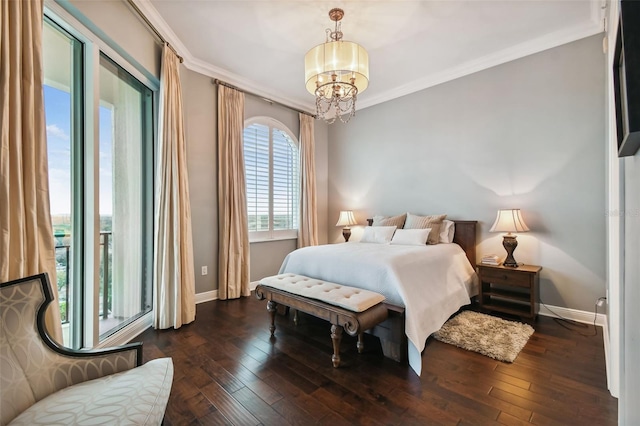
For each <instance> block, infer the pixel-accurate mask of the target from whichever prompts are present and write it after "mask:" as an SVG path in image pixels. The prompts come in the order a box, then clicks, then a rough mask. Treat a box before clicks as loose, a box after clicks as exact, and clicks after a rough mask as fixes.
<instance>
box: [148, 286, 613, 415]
mask: <svg viewBox="0 0 640 426" xmlns="http://www.w3.org/2000/svg"><path fill="white" fill-rule="evenodd" d="M276 326H277V330H276V338H275V339H270V336H269V330H268V328H269V322H268V314H267V311H266V302H265V301H258V300H256V299H255V297H254V296H253V295H252V297H249V298H242V299H239V300H231V301H213V302H207V303H202V304H200V305H198V307H197V317H196V321H195V322H194V323H192V324H189V325H187V326H183V327H182V328H180V329H178V330H165V331H156V330H147V331H145V332H144V333H143V334H142V335H141V336H139V337H138V338H137V339H136V340H141V341H143V342H144V357H145V362H146V361H149V360H151V359H154V358H158V357H163V356H170V357H172V358H173V363H174V368H175V374H174V379H173V388H172V390H171V397H170V398H169V404H168V407H167V411H166V415H165V424H167V425H199V424H203V425H209V424H211V425H216V424H225V425H231V424H233V425H287V424H292V425H296V424H299V425H309V424H331V425H354V424H362V425H369V424H371V425H381V424H385V425H400V424H407V425H414V424H420V425H470V424H474V425H492V424H505V425H523V424H538V425H571V424H576V425H587V424H588V425H616V424H617V400H616V399H615V398H612V397H611V396H610V394H609V392H608V390H607V386H606V372H605V361H604V349H603V343H602V330H601V329H600V328H598V335H597V336H593V335H592V336H585V335H586V334H593V332H594V329H593V327H589V328H572V330H569V329H567V328H565V327H563V326H562V325H560V324H558V323H557V322H555V321H554V320H552V319H550V318H546V317H540V318H539V319H538V321H537V322H536V323H534V324H533V326H534V328H535V329H536V332H535V333H534V335H533V336H532V337H531V339H530V340H529V342H528V343H527V345H526V346H525V348H524V349H523V351H522V352H521V353H520V355H519V356H518V358H517V359H516V361H515V362H514V363H513V364H507V363H502V362H499V361H495V360H492V359H490V358H487V357H485V356H482V355H479V354H477V353H474V352H468V351H465V350H462V349H459V348H456V347H453V346H451V345H447V344H444V343H441V342H438V341H436V340H433V339H429V341H428V342H427V347H426V349H425V351H424V352H423V355H422V363H423V371H422V377H417V376H416V375H415V374H414V373H413V371H412V370H411V369H410V368H409V366H408V365H403V364H398V363H396V362H394V361H391V360H388V359H386V358H384V357H383V356H382V350H381V349H380V344H379V341H378V340H377V339H376V338H375V337H373V336H369V335H366V336H365V345H366V346H365V353H363V354H358V353H357V350H356V339H355V338H351V337H350V336H348V335H346V334H345V335H344V337H343V341H342V365H341V367H340V368H339V369H334V368H333V367H332V366H331V354H332V347H331V339H330V337H329V334H330V331H329V328H330V326H329V325H328V324H327V323H326V322H323V321H319V320H317V319H315V318H312V317H309V316H306V315H304V314H301V315H300V323H299V324H298V326H295V325H294V324H293V319H292V318H291V317H290V316H280V315H279V316H278V317H277V320H276Z"/></svg>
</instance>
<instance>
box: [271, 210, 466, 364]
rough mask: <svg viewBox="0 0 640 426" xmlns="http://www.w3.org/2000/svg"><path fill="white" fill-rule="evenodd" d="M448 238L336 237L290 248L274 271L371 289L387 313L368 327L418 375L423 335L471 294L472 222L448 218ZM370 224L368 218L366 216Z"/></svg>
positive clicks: (386, 352)
mask: <svg viewBox="0 0 640 426" xmlns="http://www.w3.org/2000/svg"><path fill="white" fill-rule="evenodd" d="M454 222H455V234H454V238H453V244H435V245H424V246H405V245H389V244H371V243H357V242H350V243H342V244H328V245H322V246H314V247H305V248H301V249H298V250H295V251H294V252H291V253H290V254H289V255H287V257H286V258H285V260H284V261H283V263H282V266H281V268H280V273H281V274H283V273H294V274H299V275H305V276H308V277H312V278H317V279H321V280H325V281H329V282H335V283H339V284H343V285H347V286H352V287H359V288H364V289H368V290H371V291H375V292H378V293H381V294H383V295H384V296H385V297H386V301H385V303H386V304H387V308H388V309H389V319H387V320H386V321H385V322H383V323H382V324H380V325H378V326H376V327H375V328H374V329H372V330H371V333H372V334H374V335H376V336H377V337H379V338H380V342H381V345H382V349H383V352H384V355H385V356H386V357H389V358H392V359H394V360H396V361H404V360H405V359H407V358H408V361H409V365H410V366H411V368H412V369H413V370H414V371H415V372H416V373H417V374H418V375H420V372H421V369H422V358H421V355H420V354H421V352H422V350H423V349H424V346H425V343H426V340H427V338H428V337H429V335H431V334H432V333H433V332H435V331H437V330H439V329H440V327H441V326H442V324H444V322H445V321H446V320H447V319H448V318H449V317H450V316H451V315H452V314H454V313H455V312H456V311H458V310H459V309H460V308H461V307H462V306H464V305H467V304H469V303H470V301H471V300H470V299H471V297H473V296H475V295H476V294H477V289H478V279H477V276H476V274H475V269H474V266H473V265H475V249H476V223H477V222H475V221H454ZM369 224H371V222H369Z"/></svg>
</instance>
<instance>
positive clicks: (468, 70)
mask: <svg viewBox="0 0 640 426" xmlns="http://www.w3.org/2000/svg"><path fill="white" fill-rule="evenodd" d="M133 2H134V3H135V4H136V5H137V6H138V8H139V9H140V10H141V11H142V13H144V15H145V16H146V17H147V19H149V21H150V22H151V23H152V24H153V25H154V26H155V27H156V29H157V30H158V31H159V32H160V34H162V36H163V37H164V38H165V39H166V40H167V41H168V42H169V44H171V45H172V46H173V47H174V48H175V49H176V50H177V51H178V53H179V54H180V55H181V56H183V58H184V65H185V66H186V67H187V68H188V69H190V70H192V71H195V72H198V73H200V74H203V75H206V76H209V77H211V78H218V79H220V80H223V81H225V82H227V83H229V84H231V85H234V86H237V87H238V88H240V89H244V90H247V91H250V92H253V93H255V94H256V95H258V96H261V97H264V98H268V99H271V100H274V101H276V102H279V103H282V104H284V105H289V106H291V107H294V108H298V109H300V110H304V111H308V112H312V111H314V110H315V105H314V103H313V98H312V97H311V96H309V103H301V102H298V101H295V100H293V99H290V98H287V97H284V96H282V95H281V94H276V93H272V92H269V90H265V89H264V88H263V87H262V85H260V84H258V83H257V82H255V81H253V80H250V79H247V78H244V77H242V76H239V75H237V74H235V73H233V72H230V71H228V70H225V69H223V68H219V67H217V66H215V65H213V64H211V63H209V62H206V61H203V60H201V59H199V58H195V57H194V56H193V54H192V53H191V52H190V51H189V49H188V48H187V47H186V46H185V45H184V43H182V41H181V40H180V38H179V37H178V36H177V35H176V34H175V32H174V31H173V30H172V29H171V27H170V26H169V24H167V22H166V21H165V20H164V18H162V16H161V15H160V13H159V12H158V10H157V9H156V8H155V7H154V6H153V5H152V4H151V2H150V1H149V0H133ZM605 4H606V2H605ZM603 15H604V9H603V8H602V0H591V22H590V23H588V24H585V25H581V26H577V27H573V28H569V29H567V30H564V31H557V32H554V33H550V34H547V35H545V36H543V37H539V38H537V39H534V40H531V41H528V42H525V43H521V44H519V45H517V46H514V47H512V48H508V49H504V50H502V51H499V52H496V53H494V54H491V55H487V56H484V57H482V58H478V59H476V60H473V61H469V62H467V63H464V64H462V65H460V66H457V67H452V68H450V69H447V70H445V71H443V72H440V73H437V74H434V75H429V76H426V77H424V78H422V79H419V80H415V81H412V82H409V83H407V84H404V85H402V86H399V87H396V88H393V89H391V90H388V91H385V92H383V93H381V94H379V95H377V96H374V97H368V98H366V99H365V100H363V101H358V109H364V108H368V107H371V106H374V105H377V104H380V103H383V102H386V101H389V100H392V99H396V98H399V97H402V96H406V95H408V94H411V93H414V92H417V91H420V90H424V89H427V88H429V87H433V86H436V85H438V84H442V83H445V82H447V81H451V80H454V79H457V78H460V77H464V76H466V75H469V74H473V73H475V72H478V71H482V70H485V69H488V68H491V67H494V66H496V65H500V64H504V63H506V62H510V61H513V60H516V59H519V58H523V57H525V56H528V55H532V54H535V53H539V52H542V51H544V50H548V49H552V48H554V47H558V46H561V45H563V44H567V43H571V42H573V41H577V40H580V39H582V38H586V37H589V36H592V35H595V34H598V33H601V32H602V31H603V28H602V17H603Z"/></svg>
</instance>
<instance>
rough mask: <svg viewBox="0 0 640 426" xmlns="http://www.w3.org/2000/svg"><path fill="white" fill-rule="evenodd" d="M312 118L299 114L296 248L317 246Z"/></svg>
mask: <svg viewBox="0 0 640 426" xmlns="http://www.w3.org/2000/svg"><path fill="white" fill-rule="evenodd" d="M313 123H314V118H313V117H311V116H310V115H307V114H302V113H300V229H299V230H298V248H300V247H307V246H317V245H318V211H317V206H316V160H315V139H314V136H313Z"/></svg>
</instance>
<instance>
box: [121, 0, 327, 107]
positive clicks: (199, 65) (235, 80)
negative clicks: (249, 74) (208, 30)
mask: <svg viewBox="0 0 640 426" xmlns="http://www.w3.org/2000/svg"><path fill="white" fill-rule="evenodd" d="M131 1H133V2H134V3H135V4H136V6H138V8H139V9H140V10H141V11H142V13H144V15H145V16H146V17H147V19H148V20H149V22H151V23H152V24H153V26H154V27H156V29H157V30H158V32H159V33H160V34H162V36H163V37H164V38H165V40H167V42H168V43H169V44H170V45H171V46H173V48H174V49H176V51H177V52H178V54H179V55H180V56H182V57H183V59H184V62H183V65H184V66H185V67H186V68H188V69H189V70H191V71H195V72H197V73H200V74H202V75H206V76H207V77H211V78H217V79H219V80H222V81H224V82H226V83H229V84H231V85H232V86H236V87H238V88H240V89H242V90H246V91H249V92H252V93H254V94H255V95H257V96H260V97H263V98H266V99H268V100H273V101H276V102H279V103H281V104H284V105H288V106H291V107H294V108H297V109H299V110H302V111H307V112H309V113H310V114H315V105H314V104H313V103H312V102H309V103H302V102H299V101H296V100H293V99H291V98H288V97H285V96H282V95H277V94H275V93H273V92H269V91H268V90H264V88H262V86H261V85H260V84H258V83H256V82H255V81H253V80H249V79H247V78H244V77H241V76H239V75H237V74H235V73H233V72H231V71H228V70H225V69H224V68H220V67H217V66H215V65H213V64H211V63H209V62H206V61H203V60H201V59H199V58H196V57H195V56H194V55H193V54H192V53H191V52H190V51H189V49H187V46H185V44H184V43H183V42H182V40H180V38H179V37H178V36H177V35H176V33H175V32H173V30H172V29H171V27H170V26H169V24H167V21H165V20H164V18H163V17H162V16H161V15H160V13H159V12H158V10H157V9H156V8H155V7H154V6H153V4H151V2H150V1H149V0H131Z"/></svg>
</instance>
